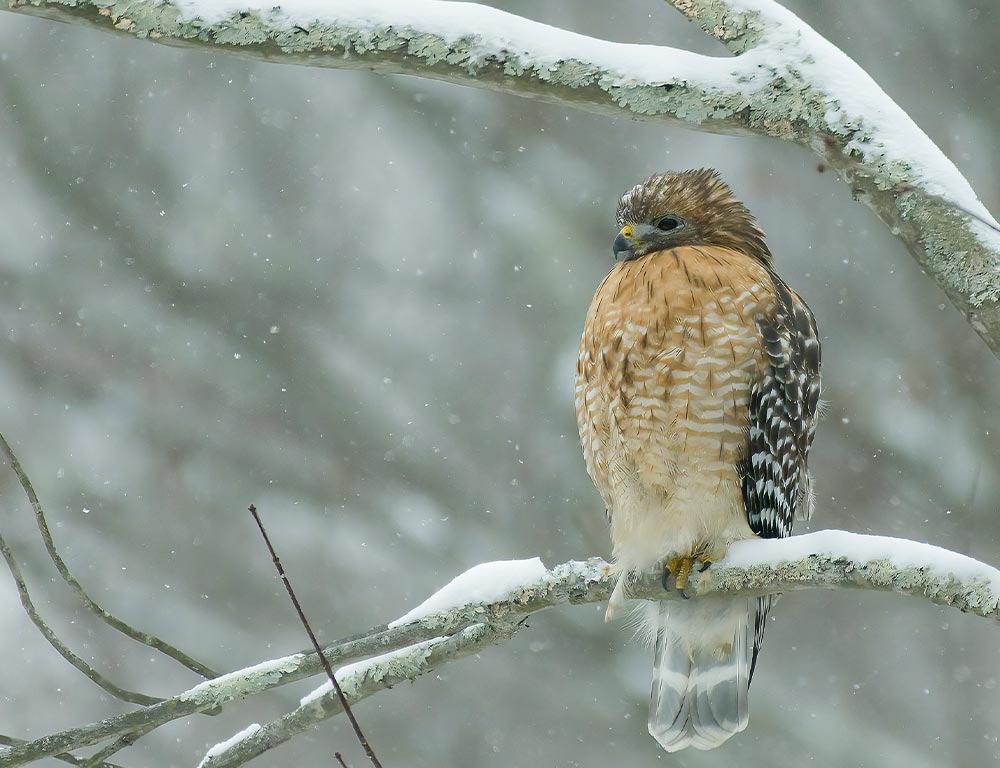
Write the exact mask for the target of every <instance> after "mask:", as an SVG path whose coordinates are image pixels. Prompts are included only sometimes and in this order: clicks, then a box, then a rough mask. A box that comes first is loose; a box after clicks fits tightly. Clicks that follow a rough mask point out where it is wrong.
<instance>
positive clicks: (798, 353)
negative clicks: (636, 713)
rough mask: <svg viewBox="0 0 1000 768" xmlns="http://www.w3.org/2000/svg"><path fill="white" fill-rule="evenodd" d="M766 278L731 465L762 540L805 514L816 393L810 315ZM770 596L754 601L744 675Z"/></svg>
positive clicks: (816, 349)
mask: <svg viewBox="0 0 1000 768" xmlns="http://www.w3.org/2000/svg"><path fill="white" fill-rule="evenodd" d="M771 278H772V280H773V281H774V289H775V296H776V298H777V308H776V309H775V311H774V314H773V315H772V316H771V317H769V318H758V320H757V328H758V331H759V332H760V336H761V342H762V345H763V348H764V351H765V353H766V355H767V362H768V364H767V367H766V368H765V370H764V372H763V375H762V376H761V377H760V378H759V379H758V381H756V382H754V384H753V385H752V386H751V389H750V409H749V430H748V445H747V454H746V457H745V458H744V459H743V460H742V461H740V463H739V465H738V467H737V469H738V471H739V475H740V484H741V490H742V492H743V503H744V505H745V507H746V513H747V521H748V522H749V523H750V528H751V530H753V532H754V533H756V534H757V535H758V536H761V537H762V538H765V539H773V538H784V537H785V536H788V535H789V534H790V533H791V532H792V523H793V522H794V520H795V518H796V517H798V518H799V519H800V520H808V519H809V516H810V515H811V514H812V489H811V485H812V481H811V478H810V476H809V470H808V468H807V466H806V462H807V460H808V458H809V448H810V446H811V445H812V441H813V436H814V435H815V433H816V420H817V411H818V408H819V394H820V374H819V371H820V345H819V338H818V336H817V333H816V318H815V317H813V313H812V312H811V311H810V309H809V307H807V306H806V304H805V302H804V301H802V299H801V298H799V296H798V295H796V294H795V292H794V291H792V290H791V289H790V288H789V287H788V286H787V285H785V283H784V282H783V281H782V280H781V278H779V277H778V276H777V275H775V274H774V273H772V274H771ZM773 599H774V598H773V597H770V596H769V597H762V598H759V600H758V610H757V617H756V621H755V627H754V648H753V661H752V663H751V672H750V674H751V675H752V674H753V667H754V666H755V665H756V662H757V652H758V650H759V649H760V644H761V641H762V639H763V636H764V624H765V621H766V620H767V613H768V610H769V609H770V607H771V603H772V602H773Z"/></svg>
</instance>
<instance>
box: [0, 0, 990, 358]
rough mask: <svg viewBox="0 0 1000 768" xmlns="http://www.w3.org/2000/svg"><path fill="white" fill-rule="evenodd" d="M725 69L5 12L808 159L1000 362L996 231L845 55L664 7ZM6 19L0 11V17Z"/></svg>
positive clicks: (353, 31) (731, 13)
mask: <svg viewBox="0 0 1000 768" xmlns="http://www.w3.org/2000/svg"><path fill="white" fill-rule="evenodd" d="M670 2H671V3H672V5H674V6H675V7H676V8H677V9H678V10H680V11H681V12H682V13H683V14H685V15H686V16H687V17H688V18H689V19H691V20H693V21H695V22H696V23H698V24H700V25H701V26H702V27H703V28H704V29H705V30H706V32H708V33H709V34H711V35H713V36H714V37H716V38H718V39H719V40H720V41H721V42H723V43H724V44H725V45H726V46H727V47H728V48H729V49H730V51H731V52H733V53H735V54H737V55H736V56H734V57H711V56H701V55H696V54H693V53H691V52H689V51H684V50H677V49H673V48H667V47H661V46H648V45H630V44H622V43H612V42H608V41H605V40H598V39H594V38H590V37H586V36H583V35H578V34H575V33H572V32H569V31H566V30H562V29H557V28H554V27H550V26H547V25H544V24H540V23H537V22H533V21H531V20H528V19H524V18H521V17H518V16H514V15H512V14H509V13H505V12H503V11H500V10H497V9H495V8H490V7H487V6H481V5H476V4H472V3H454V2H442V1H441V0H405V1H403V2H401V1H400V0H328V1H327V2H324V3H322V4H319V3H316V2H313V0H283V2H282V3H281V4H280V5H275V4H274V3H273V2H270V0H268V2H264V0H8V5H9V8H10V10H14V11H18V12H23V13H28V14H32V15H36V16H43V17H46V18H52V19H58V20H62V21H74V22H84V23H90V24H94V25H97V26H99V27H101V28H103V29H107V30H111V31H117V32H120V33H124V34H128V35H132V36H134V37H138V38H142V39H146V40H154V41H159V42H165V43H170V44H172V45H191V46H209V47H212V48H213V49H214V50H228V51H231V52H234V53H237V54H239V55H242V56H248V57H252V58H257V59H263V60H267V61H280V62H284V63H294V64H303V65H307V66H317V67H334V68H342V69H345V68H346V69H365V70H372V71H375V72H381V73H401V74H408V75H417V76H421V77H428V78H432V79H436V80H444V81H447V82H453V83H462V84H465V85H472V86H476V87H481V88H489V89H493V90H498V91H504V92H507V93H513V94H516V95H520V96H526V97H530V98H538V99H543V100H546V101H550V102H557V103H560V104H566V105H569V106H574V107H579V108H583V109H587V110H590V111H596V112H601V113H604V114H610V115H625V116H628V117H632V118H639V119H648V120H662V121H668V122H673V123H679V124H683V125H685V126H687V127H689V128H695V129H697V130H705V131H714V132H723V133H754V134H761V135H766V136H772V137H775V138H780V139H786V140H790V141H793V142H796V143H798V144H801V145H804V146H807V147H809V148H810V149H812V150H813V151H814V152H815V153H816V154H817V155H819V156H820V157H821V158H823V161H824V163H825V164H827V165H828V166H829V167H830V168H832V169H833V170H835V171H836V172H837V173H838V174H839V175H840V177H841V178H842V179H843V180H844V181H845V182H847V183H848V184H850V185H851V189H852V192H853V193H854V195H855V197H856V198H857V199H859V200H862V201H864V202H865V203H866V204H867V205H868V206H869V207H870V208H871V209H872V210H873V211H875V213H876V214H877V215H878V216H879V218H881V219H882V221H883V222H884V223H885V224H886V225H887V226H888V227H889V228H890V230H891V231H892V232H893V234H895V235H896V236H897V237H899V238H900V239H901V240H902V241H903V242H904V243H905V244H906V246H907V248H908V249H909V251H910V252H911V253H912V255H913V256H914V257H915V258H916V259H917V261H918V262H919V263H920V264H921V266H922V267H923V268H924V269H925V270H926V272H927V273H928V274H929V275H930V276H931V277H932V278H933V279H934V281H935V282H936V283H937V284H938V285H939V286H940V287H941V288H942V289H943V290H944V291H945V293H946V294H947V295H948V296H949V298H950V299H951V300H952V302H953V303H954V304H955V306H956V307H958V309H959V310H960V311H961V312H962V313H963V314H964V315H965V317H966V318H967V320H968V321H969V323H970V324H971V325H972V327H973V328H974V329H975V330H976V332H977V333H978V334H979V335H980V336H982V337H983V339H984V340H985V341H986V343H987V344H988V345H989V346H990V348H991V349H992V350H993V352H994V353H995V354H997V355H1000V234H998V233H997V232H996V231H995V230H993V229H991V228H990V226H988V225H987V224H984V223H983V222H988V223H989V224H990V225H993V226H995V225H996V222H995V220H994V219H993V218H992V217H991V215H990V214H989V212H988V211H987V210H986V209H985V208H984V207H983V206H982V204H981V203H980V202H979V200H978V199H977V197H976V195H975V193H974V192H973V191H972V189H971V187H970V186H969V184H968V182H967V181H966V180H965V178H964V177H963V176H962V174H961V173H960V172H959V171H958V169H957V168H956V167H955V166H954V165H953V164H952V163H951V161H950V160H948V158H947V157H945V155H944V154H943V153H942V152H941V150H940V149H938V148H937V147H936V146H935V145H934V143H933V142H932V141H931V140H930V139H929V138H928V137H927V136H926V135H925V134H924V133H923V132H922V131H921V130H920V129H919V128H918V127H917V126H916V125H915V124H914V122H913V121H912V120H911V119H910V118H909V116H908V115H907V114H906V113H905V112H904V111H903V110H902V109H900V107H899V106H897V105H896V104H895V102H893V101H892V99H891V98H889V96H888V95H886V93H885V92H884V91H882V89H881V88H879V87H878V85H877V84H876V83H875V82H874V81H873V80H872V79H871V78H870V77H869V76H868V75H867V74H866V73H865V72H864V71H863V70H862V69H861V68H860V67H859V66H858V65H857V64H855V63H854V62H853V61H852V60H851V59H850V58H849V57H848V56H847V55H846V54H844V53H843V52H842V51H840V50H839V49H838V48H836V47H835V46H834V45H832V44H831V43H830V42H829V41H827V40H826V39H825V38H823V37H822V36H821V35H819V34H818V33H817V32H816V31H814V30H813V29H812V28H810V27H809V26H808V25H807V24H806V23H805V22H803V21H802V20H801V19H799V18H798V17H796V16H795V15H794V14H792V13H791V12H789V11H787V10H786V9H784V8H783V7H781V6H780V5H778V4H777V3H775V2H773V0H670ZM0 7H3V6H0Z"/></svg>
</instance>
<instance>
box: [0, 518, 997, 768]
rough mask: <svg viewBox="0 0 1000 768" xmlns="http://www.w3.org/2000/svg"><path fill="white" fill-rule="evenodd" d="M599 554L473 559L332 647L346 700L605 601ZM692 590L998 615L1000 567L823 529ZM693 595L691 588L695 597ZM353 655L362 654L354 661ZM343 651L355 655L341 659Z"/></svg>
mask: <svg viewBox="0 0 1000 768" xmlns="http://www.w3.org/2000/svg"><path fill="white" fill-rule="evenodd" d="M613 582H614V577H613V573H612V569H611V567H610V566H609V565H608V564H607V563H606V562H604V561H603V560H600V559H596V558H595V559H591V560H587V561H580V562H578V561H570V562H568V563H563V564H562V565H557V566H556V567H554V568H551V569H546V568H545V566H543V565H542V563H541V561H540V560H538V559H537V558H535V559H531V560H519V561H509V562H498V563H484V564H482V565H478V566H475V567H474V568H472V569H470V570H469V571H467V572H465V573H464V574H462V575H461V576H459V577H457V578H456V579H455V580H453V581H452V582H451V583H450V584H448V585H447V586H445V587H444V588H443V589H441V590H440V591H438V592H437V593H435V594H434V595H432V596H431V597H430V598H429V599H428V600H426V601H424V602H423V603H422V604H421V605H419V606H417V607H416V608H414V609H413V610H412V611H410V612H409V613H408V614H406V615H405V616H403V617H401V618H399V619H397V620H396V621H394V622H392V623H391V624H389V625H383V626H380V627H376V628H374V629H372V630H371V631H369V632H367V633H365V634H363V635H358V636H355V637H352V638H348V639H346V640H342V641H338V642H336V643H332V644H331V645H329V646H327V648H326V649H324V650H325V653H326V654H327V656H328V658H329V659H330V661H331V663H332V664H333V665H334V666H335V667H339V669H338V672H337V678H338V680H339V681H340V683H341V686H342V687H343V689H344V692H345V695H346V696H347V698H348V700H349V701H350V702H351V703H353V702H355V701H359V700H361V699H363V698H366V697H368V696H370V695H372V694H373V693H376V692H378V691H379V690H381V689H383V688H387V687H391V686H392V685H395V684H396V683H399V682H401V681H403V680H412V679H414V678H416V677H417V676H419V675H422V674H424V673H426V672H429V671H431V670H433V669H436V668H437V667H439V666H441V665H442V664H445V663H447V662H449V661H452V660H454V659H457V658H461V657H464V656H467V655H469V654H471V653H475V652H477V651H479V650H481V649H483V648H485V647H488V646H490V645H494V644H496V643H499V642H501V641H503V640H505V639H508V638H510V637H512V636H513V635H514V634H515V633H516V632H517V631H518V630H519V629H520V628H521V627H522V626H523V624H524V620H525V619H526V618H527V617H529V616H531V615H532V614H535V613H538V612H540V611H543V610H546V609H547V608H552V607H555V606H558V605H565V604H582V603H600V602H604V601H606V600H607V599H608V597H609V596H610V594H611V591H612V589H613V586H614V583H613ZM690 585H691V586H690V589H689V590H688V592H689V594H691V593H696V594H697V595H698V596H701V595H711V594H733V595H735V594H741V595H761V594H767V593H771V592H779V591H780V592H791V591H796V590H800V589H816V588H821V589H829V588H842V587H855V588H862V589H874V590H881V591H888V592H898V593H900V594H907V595H915V596H919V597H924V598H926V599H928V600H930V601H931V602H933V603H937V604H939V605H949V606H952V607H955V608H958V609H959V610H961V611H963V612H966V613H972V614H976V615H978V616H983V617H986V618H990V619H993V620H994V621H1000V610H998V604H1000V571H998V570H997V569H995V568H992V567H991V566H988V565H985V564H984V563H980V562H978V561H976V560H973V559H972V558H969V557H965V556H964V555H959V554H956V553H954V552H949V551H947V550H944V549H941V548H939V547H934V546H931V545H929V544H919V543H916V542H911V541H906V540H902V539H893V538H888V537H881V536H866V535H862V534H854V533H847V532H844V531H822V532H819V533H812V534H806V535H803V536H793V537H791V538H788V539H780V540H770V541H748V542H740V543H738V544H735V545H733V547H732V548H731V549H730V552H729V555H728V556H727V558H726V559H725V560H723V561H720V562H718V563H716V564H714V565H713V566H712V567H711V568H709V569H708V570H707V571H705V572H704V573H701V574H692V576H691V582H690ZM631 594H632V596H633V597H636V598H653V599H657V600H663V599H668V600H669V599H677V597H678V595H677V594H676V593H674V592H664V591H663V588H662V586H661V584H660V578H659V575H657V574H648V575H646V576H644V577H642V578H640V579H638V580H637V581H636V582H635V584H634V585H633V587H632V590H631ZM694 599H698V598H697V597H695V598H694ZM359 659H364V661H360V662H357V660H359ZM349 662H357V663H354V664H348V663H349ZM345 664H346V665H347V666H345ZM320 672H321V666H320V664H319V660H318V657H317V656H316V655H315V654H307V653H299V654H294V655H292V656H287V657H284V658H281V659H276V660H272V661H267V662H264V663H262V664H259V665H256V666H254V667H249V668H247V669H243V670H239V671H237V672H232V673H230V674H228V675H223V676H222V677H219V678H216V679H214V680H209V681H206V682H204V683H201V684H199V685H197V686H195V687H194V688H192V689H190V690H187V691H184V692H183V693H180V694H178V695H177V696H174V697H172V698H170V699H167V700H166V701H164V702H161V703H159V704H155V705H152V706H149V707H145V708H143V709H139V710H136V711H133V712H130V713H127V714H125V715H119V716H117V717H113V718H109V719H107V720H103V721H100V722H98V723H93V724H90V725H86V726H82V727H78V728H72V729H69V730H67V731H64V732H61V733H57V734H53V735H51V736H46V737H44V738H41V739H38V740H36V741H32V742H28V743H24V744H18V745H16V746H13V747H10V748H7V749H2V750H0V766H16V765H23V764H25V763H28V762H31V761H33V760H37V759H40V758H42V757H45V756H49V755H54V754H59V753H64V752H69V751H72V750H75V749H78V748H81V747H85V746H89V745H93V744H98V743H101V742H103V741H106V740H108V739H113V738H118V737H121V736H123V735H125V734H128V733H133V732H135V731H137V730H143V731H146V730H149V729H151V728H155V727H158V726H159V725H163V724H164V723H167V722H170V721H171V720H175V719H178V718H181V717H186V716H189V715H191V714H194V713H197V712H204V711H206V710H210V709H214V708H216V707H219V706H221V705H224V704H226V703H227V702H230V701H233V700H235V699H240V698H245V697H247V696H250V695H254V694H259V693H262V692H264V691H267V690H270V689H272V688H275V687H277V686H279V685H284V684H286V683H290V682H293V681H295V680H301V679H303V678H305V677H310V676H313V675H316V674H319V673H320ZM329 689H330V684H329V682H326V683H324V685H323V686H321V687H320V688H319V689H317V691H316V692H315V693H314V694H313V695H310V696H307V697H306V698H305V699H303V700H302V703H301V706H299V707H298V708H296V709H295V710H293V711H292V712H290V713H288V714H287V715H285V716H284V717H282V718H280V719H278V720H276V721H274V722H272V723H268V724H266V725H264V726H262V727H257V728H251V729H247V730H246V732H244V733H243V734H241V736H242V737H241V738H239V739H233V740H232V742H231V743H229V744H228V745H227V746H226V748H224V749H215V750H213V751H212V754H211V755H209V756H206V759H205V763H204V764H205V765H206V766H212V767H213V768H219V767H220V766H235V765H240V764H242V763H244V762H246V761H248V760H250V759H252V758H253V757H255V756H257V755H259V754H261V753H263V752H264V751H266V750H268V749H271V748H273V747H275V746H277V745H278V744H281V743H283V742H284V741H287V740H288V739H290V738H292V737H293V736H294V735H295V734H297V733H300V732H302V731H303V730H305V729H307V728H310V727H312V726H314V725H316V724H317V723H319V722H321V721H323V720H325V719H327V718H329V717H332V716H334V715H336V714H338V713H339V712H340V711H341V707H340V703H339V701H338V700H337V697H336V696H335V695H333V694H331V693H330V692H329Z"/></svg>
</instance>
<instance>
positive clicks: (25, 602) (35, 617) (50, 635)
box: [0, 535, 163, 764]
mask: <svg viewBox="0 0 1000 768" xmlns="http://www.w3.org/2000/svg"><path fill="white" fill-rule="evenodd" d="M0 554H2V555H3V559H4V560H6V561H7V567H8V568H9V569H10V575H11V576H12V577H13V578H14V584H15V586H16V587H17V594H18V596H19V597H20V598H21V605H22V606H23V607H24V612H25V613H26V614H28V618H29V619H31V622H32V624H34V625H35V626H36V627H37V628H38V631H39V632H41V633H42V636H43V637H44V638H45V639H46V640H47V641H48V643H49V645H51V646H52V647H53V648H55V649H56V651H58V653H59V655H60V656H62V657H63V658H64V659H66V661H68V662H69V663H70V664H72V665H73V666H74V667H76V668H77V669H78V670H79V671H80V672H82V673H83V674H84V675H86V676H87V677H88V678H89V679H90V680H92V681H93V682H95V683H97V685H99V686H101V688H103V689H104V690H105V691H107V692H108V693H110V694H111V695H112V696H114V697H115V698H117V699H121V700H122V701H128V702H131V703H132V704H156V703H157V702H160V701H163V700H162V699H157V698H155V697H153V696H147V695H146V694H144V693H138V692H136V691H130V690H128V689H126V688H121V687H119V686H117V685H115V684H114V683H112V682H111V681H110V680H108V679H107V678H106V677H104V675H102V674H101V673H100V672H98V671H97V670H96V669H94V668H93V667H92V666H90V665H89V664H88V663H87V662H86V661H84V660H83V659H81V658H80V657H79V656H77V655H76V654H75V653H73V651H71V650H70V649H69V647H68V646H67V645H66V644H65V643H64V642H63V641H62V640H60V639H59V637H58V636H57V635H56V633H55V632H53V631H52V628H51V627H50V626H49V625H48V624H46V623H45V620H44V619H43V618H42V616H41V614H40V613H38V609H37V608H35V604H34V602H33V601H32V599H31V595H30V594H29V592H28V585H27V583H26V582H25V580H24V576H23V575H22V574H21V568H20V566H19V565H18V564H17V560H16V559H15V558H14V553H13V552H11V549H10V547H9V546H8V545H7V541H6V540H5V539H4V538H3V536H2V535H0ZM58 751H59V752H62V751H63V750H58ZM53 754H55V753H53ZM0 764H2V753H0Z"/></svg>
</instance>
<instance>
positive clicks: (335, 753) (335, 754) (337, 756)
mask: <svg viewBox="0 0 1000 768" xmlns="http://www.w3.org/2000/svg"><path fill="white" fill-rule="evenodd" d="M333 756H334V757H335V758H337V762H338V763H340V764H341V765H342V766H343V768H347V763H345V762H344V756H343V755H341V754H340V753H339V752H334V753H333Z"/></svg>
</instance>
